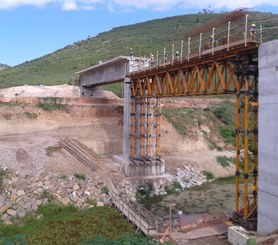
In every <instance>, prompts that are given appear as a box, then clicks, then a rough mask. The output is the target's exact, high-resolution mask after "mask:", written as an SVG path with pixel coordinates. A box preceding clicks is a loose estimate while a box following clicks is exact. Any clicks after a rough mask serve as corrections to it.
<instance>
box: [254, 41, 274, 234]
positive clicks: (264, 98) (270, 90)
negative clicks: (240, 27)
mask: <svg viewBox="0 0 278 245" xmlns="http://www.w3.org/2000/svg"><path fill="white" fill-rule="evenodd" d="M259 103H260V106H259V133H260V135H259V136H260V137H259V181H258V183H259V185H258V233H260V234H264V235H265V234H269V233H272V232H274V231H277V229H278V212H277V204H278V188H277V186H278V168H277V166H278V165H277V164H278V161H277V159H278V145H277V139H278V131H277V119H278V40H275V41H272V42H268V43H263V44H261V45H260V47H259Z"/></svg>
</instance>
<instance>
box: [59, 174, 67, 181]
mask: <svg viewBox="0 0 278 245" xmlns="http://www.w3.org/2000/svg"><path fill="white" fill-rule="evenodd" d="M60 179H61V180H67V179H68V177H67V176H66V175H62V176H60Z"/></svg>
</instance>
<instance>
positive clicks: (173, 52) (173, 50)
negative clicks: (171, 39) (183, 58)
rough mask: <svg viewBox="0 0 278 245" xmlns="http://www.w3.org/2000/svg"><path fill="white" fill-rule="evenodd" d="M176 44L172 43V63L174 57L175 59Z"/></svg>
mask: <svg viewBox="0 0 278 245" xmlns="http://www.w3.org/2000/svg"><path fill="white" fill-rule="evenodd" d="M174 55H175V44H172V65H174V59H175V56H174Z"/></svg>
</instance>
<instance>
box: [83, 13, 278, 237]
mask: <svg viewBox="0 0 278 245" xmlns="http://www.w3.org/2000/svg"><path fill="white" fill-rule="evenodd" d="M248 18H249V15H248V14H247V13H245V12H242V11H240V12H233V13H232V14H230V15H226V16H224V17H222V18H220V19H218V20H216V21H214V22H213V23H210V24H209V25H207V26H205V27H201V28H200V29H199V30H194V31H192V32H191V33H189V34H188V40H187V41H186V42H184V41H181V45H180V46H179V47H177V46H174V45H172V47H171V49H170V50H166V48H164V50H163V52H162V53H159V52H158V51H157V52H156V53H152V54H151V55H150V57H148V58H145V57H144V58H139V59H137V62H132V57H129V58H123V59H121V61H120V62H122V63H121V64H122V66H121V65H120V67H122V68H121V70H122V71H123V72H121V74H120V75H119V77H120V78H122V80H124V81H125V115H124V117H125V118H124V122H125V125H124V154H123V156H124V171H125V174H126V175H127V176H138V175H157V174H163V173H164V171H165V162H164V160H163V159H162V157H161V149H160V143H161V133H160V130H161V129H160V121H161V108H160V101H161V98H163V97H181V96H183V97H192V96H216V95H223V94H234V95H235V97H236V118H235V121H236V128H235V138H236V172H235V177H236V182H235V193H236V200H235V212H234V214H233V220H234V221H235V222H236V223H239V224H241V225H243V226H244V227H246V228H249V229H256V228H257V216H258V198H259V203H260V205H261V216H263V215H265V216H271V215H269V213H270V211H267V210H266V209H267V208H269V206H270V207H272V208H275V207H274V206H275V203H277V201H278V193H277V191H275V190H274V188H271V191H269V192H270V193H268V194H269V195H270V196H272V199H271V200H272V201H271V203H270V204H269V205H268V206H267V208H266V206H265V205H264V202H263V200H262V199H261V201H260V194H258V193H259V191H258V176H259V175H258V174H259V171H258V159H259V158H258V153H259V147H258V142H259V140H258V132H259V130H258V122H259V118H258V111H259V107H258V98H259V79H258V77H259V70H260V69H259V67H260V65H259V63H260V62H266V60H267V58H265V59H264V60H262V61H260V59H259V56H261V57H264V56H271V54H269V53H268V54H265V53H264V50H267V51H268V52H269V48H267V46H265V47H266V48H262V50H263V51H262V54H261V55H259V52H260V51H259V49H260V45H261V43H262V38H263V30H264V28H263V25H260V28H259V29H257V30H256V33H255V35H251V34H252V33H250V32H251V31H252V30H250V29H249V26H250V24H251V23H250V22H249V21H248ZM253 34H254V33H253ZM277 44H278V43H277V42H275V44H269V45H270V46H271V45H274V46H275V45H276V46H275V47H274V46H273V52H276V53H277V51H276V50H277V47H278V45H277ZM266 45H267V44H266ZM262 46H264V44H263V45H262ZM271 47H272V46H271ZM276 53H275V54H276ZM277 57H278V55H277V54H276V56H275V55H274V56H273V57H272V58H273V59H272V60H273V66H274V67H276V71H277V66H278V58H277ZM123 60H124V61H123ZM127 61H128V62H129V63H128V62H127ZM146 63H147V64H148V65H146ZM133 64H136V69H130V68H132V65H133ZM262 64H264V63H262ZM105 65H108V66H109V65H111V64H110V63H109V64H108V63H107V64H104V66H105ZM104 66H103V67H104ZM128 66H129V69H127V67H128ZM262 66H263V65H262ZM117 67H119V63H117ZM96 69H99V66H98V67H97V68H96ZM104 69H105V68H104ZM110 70H111V69H110ZM83 72H86V71H81V72H80V73H79V74H81V75H82V73H83ZM98 74H99V73H98ZM273 77H274V80H275V77H276V80H277V74H276V73H275V72H274V73H273ZM266 79H268V77H267V78H266ZM85 80H86V79H85ZM85 80H84V83H83V84H85V85H86V86H88V83H86V81H85ZM116 80H117V81H119V78H117V79H116ZM116 80H115V81H116ZM263 80H264V77H260V83H262V82H264V81H263ZM110 81H112V82H114V81H113V79H112V80H110ZM81 85H82V83H81ZM86 86H84V87H86ZM92 86H93V85H92ZM273 89H274V90H275V88H273ZM276 90H278V89H276ZM276 90H275V91H276ZM262 114H263V113H262ZM263 130H266V129H265V128H263ZM274 152H275V150H274ZM276 156H277V155H276ZM266 159H268V158H267V157H265V158H264V159H262V161H265V160H266ZM260 164H266V163H265V162H260ZM276 164H277V162H276ZM272 165H273V164H272ZM262 169H263V168H262ZM262 171H265V169H263V170H262ZM264 177H266V178H267V176H264ZM276 179H278V177H277V175H276ZM270 182H271V181H270ZM270 182H269V183H270ZM260 183H263V185H261V187H262V193H264V194H262V196H263V195H264V196H266V193H267V190H266V189H268V188H267V187H266V186H267V185H268V183H267V181H264V180H262V181H261V182H260ZM275 183H276V182H273V181H272V182H271V183H270V185H274V186H275ZM276 184H277V183H276ZM258 195H259V197H258ZM273 196H274V198H273ZM265 202H267V200H265ZM272 204H273V205H272ZM259 214H260V210H259ZM274 216H275V217H276V218H277V219H276V220H278V214H274ZM268 218H270V217H268ZM261 220H262V221H261V223H260V221H259V230H260V231H261V233H267V232H269V231H270V230H272V231H274V230H275V228H276V229H277V228H278V223H277V221H272V223H271V225H269V224H268V226H266V227H263V226H264V224H263V222H269V220H267V219H264V218H262V219H261Z"/></svg>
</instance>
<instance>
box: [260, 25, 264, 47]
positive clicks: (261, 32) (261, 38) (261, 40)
mask: <svg viewBox="0 0 278 245" xmlns="http://www.w3.org/2000/svg"><path fill="white" fill-rule="evenodd" d="M260 43H263V26H262V25H260Z"/></svg>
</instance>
